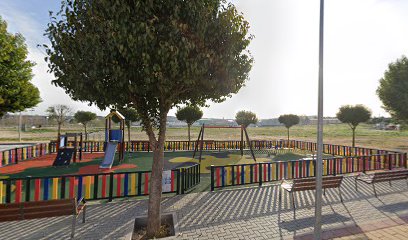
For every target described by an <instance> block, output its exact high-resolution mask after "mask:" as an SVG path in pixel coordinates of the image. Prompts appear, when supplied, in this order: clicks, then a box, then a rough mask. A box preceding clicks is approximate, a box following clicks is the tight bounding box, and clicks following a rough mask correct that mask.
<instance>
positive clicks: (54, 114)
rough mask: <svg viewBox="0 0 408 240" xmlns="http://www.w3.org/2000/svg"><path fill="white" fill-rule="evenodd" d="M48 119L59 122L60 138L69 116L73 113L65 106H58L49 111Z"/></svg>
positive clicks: (50, 108)
mask: <svg viewBox="0 0 408 240" xmlns="http://www.w3.org/2000/svg"><path fill="white" fill-rule="evenodd" d="M47 113H48V117H49V118H50V120H51V121H55V122H57V125H58V136H59V135H61V126H62V125H63V124H64V123H65V122H66V121H67V120H68V116H69V115H70V114H71V113H72V109H71V108H70V107H69V106H67V105H63V104H57V105H54V106H51V107H48V109H47Z"/></svg>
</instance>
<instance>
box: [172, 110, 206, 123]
mask: <svg viewBox="0 0 408 240" xmlns="http://www.w3.org/2000/svg"><path fill="white" fill-rule="evenodd" d="M176 117H177V119H178V120H180V121H184V122H186V123H187V125H189V126H191V125H192V124H193V123H194V122H196V121H198V120H200V119H201V118H202V117H203V111H201V109H200V108H199V107H198V106H185V107H183V108H179V109H178V110H177V112H176Z"/></svg>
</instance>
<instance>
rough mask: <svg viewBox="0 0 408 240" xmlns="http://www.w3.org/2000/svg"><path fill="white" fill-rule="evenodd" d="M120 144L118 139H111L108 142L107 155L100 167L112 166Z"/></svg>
mask: <svg viewBox="0 0 408 240" xmlns="http://www.w3.org/2000/svg"><path fill="white" fill-rule="evenodd" d="M117 145H118V141H110V142H108V144H107V146H106V150H105V156H104V158H103V161H102V163H101V165H99V168H111V167H112V164H113V160H114V159H115V152H116V146H117Z"/></svg>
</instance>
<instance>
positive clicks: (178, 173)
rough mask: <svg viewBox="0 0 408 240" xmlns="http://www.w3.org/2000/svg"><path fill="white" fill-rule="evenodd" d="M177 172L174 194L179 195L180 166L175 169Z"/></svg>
mask: <svg viewBox="0 0 408 240" xmlns="http://www.w3.org/2000/svg"><path fill="white" fill-rule="evenodd" d="M176 172H177V185H176V186H177V187H176V194H177V195H179V194H180V186H181V183H180V181H181V176H180V168H178V169H176Z"/></svg>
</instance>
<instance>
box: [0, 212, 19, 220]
mask: <svg viewBox="0 0 408 240" xmlns="http://www.w3.org/2000/svg"><path fill="white" fill-rule="evenodd" d="M17 220H21V214H14V215H6V214H4V215H3V214H1V215H0V222H8V221H17Z"/></svg>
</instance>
